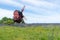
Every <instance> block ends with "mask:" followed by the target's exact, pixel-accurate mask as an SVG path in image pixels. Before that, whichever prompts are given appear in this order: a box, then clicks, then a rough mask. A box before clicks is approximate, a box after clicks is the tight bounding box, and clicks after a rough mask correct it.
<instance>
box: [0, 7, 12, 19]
mask: <svg viewBox="0 0 60 40" xmlns="http://www.w3.org/2000/svg"><path fill="white" fill-rule="evenodd" d="M3 17H8V18H12V17H13V11H11V10H6V9H1V8H0V19H1V18H3Z"/></svg>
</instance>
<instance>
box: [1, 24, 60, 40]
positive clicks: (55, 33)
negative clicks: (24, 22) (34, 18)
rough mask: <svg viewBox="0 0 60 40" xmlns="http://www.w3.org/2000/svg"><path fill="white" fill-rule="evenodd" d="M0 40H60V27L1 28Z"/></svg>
mask: <svg viewBox="0 0 60 40" xmlns="http://www.w3.org/2000/svg"><path fill="white" fill-rule="evenodd" d="M0 40H60V26H58V25H57V26H51V25H47V26H35V27H34V26H29V27H28V26H26V27H17V26H0Z"/></svg>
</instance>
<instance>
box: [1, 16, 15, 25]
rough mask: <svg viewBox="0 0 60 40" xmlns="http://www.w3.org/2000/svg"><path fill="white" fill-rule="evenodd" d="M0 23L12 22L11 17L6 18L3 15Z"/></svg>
mask: <svg viewBox="0 0 60 40" xmlns="http://www.w3.org/2000/svg"><path fill="white" fill-rule="evenodd" d="M0 23H1V24H9V25H10V24H13V23H14V22H13V19H11V18H7V17H3V18H2V19H1V20H0Z"/></svg>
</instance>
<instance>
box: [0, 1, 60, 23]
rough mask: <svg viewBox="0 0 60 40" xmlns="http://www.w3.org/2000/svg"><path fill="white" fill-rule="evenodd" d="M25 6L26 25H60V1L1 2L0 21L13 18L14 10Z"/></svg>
mask: <svg viewBox="0 0 60 40" xmlns="http://www.w3.org/2000/svg"><path fill="white" fill-rule="evenodd" d="M24 5H25V6H26V7H25V10H24V12H23V14H24V16H25V18H24V21H25V22H26V23H60V0H0V19H1V18H2V17H4V16H6V17H9V18H13V12H14V10H16V9H17V10H21V9H22V7H23V6H24Z"/></svg>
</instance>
